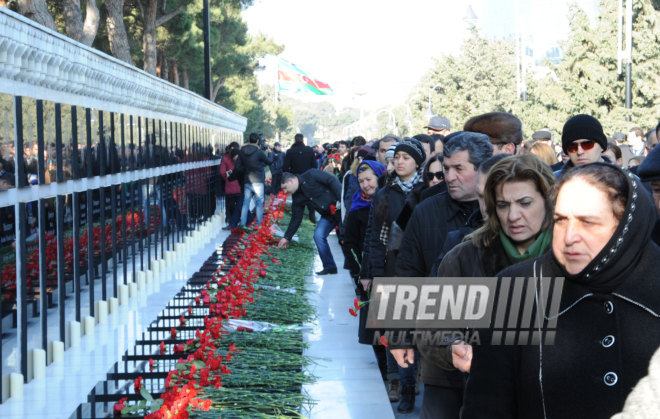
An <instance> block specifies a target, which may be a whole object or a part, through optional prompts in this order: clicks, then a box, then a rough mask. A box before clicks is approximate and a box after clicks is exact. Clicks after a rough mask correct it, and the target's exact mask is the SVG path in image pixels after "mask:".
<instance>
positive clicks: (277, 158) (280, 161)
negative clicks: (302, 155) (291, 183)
mask: <svg viewBox="0 0 660 419" xmlns="http://www.w3.org/2000/svg"><path fill="white" fill-rule="evenodd" d="M271 157H272V158H273V163H271V165H270V174H271V175H281V174H282V172H283V170H282V169H283V167H284V153H282V152H281V151H277V150H273V151H272V152H271Z"/></svg>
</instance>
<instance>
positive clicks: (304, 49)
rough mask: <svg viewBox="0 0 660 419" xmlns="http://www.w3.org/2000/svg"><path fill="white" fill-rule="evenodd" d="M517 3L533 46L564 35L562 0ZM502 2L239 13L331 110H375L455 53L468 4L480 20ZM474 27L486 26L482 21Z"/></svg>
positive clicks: (332, 0) (428, 1)
mask: <svg viewBox="0 0 660 419" xmlns="http://www.w3.org/2000/svg"><path fill="white" fill-rule="evenodd" d="M518 2H519V4H520V5H521V7H520V10H521V13H523V14H526V16H523V19H522V21H523V22H527V24H526V25H525V26H526V28H528V29H523V30H531V31H536V32H535V33H534V37H535V39H536V40H537V42H541V43H542V45H546V44H549V43H551V42H552V40H553V39H554V38H558V37H561V36H565V33H566V28H567V25H566V22H567V20H566V12H567V7H566V3H567V2H568V0H552V1H551V0H518ZM581 2H582V3H584V2H591V3H593V0H581ZM503 3H506V2H501V1H499V0H474V1H465V0H454V1H447V0H408V1H406V2H403V1H392V0H380V1H378V0H256V1H255V4H254V5H253V6H250V7H249V8H248V9H247V10H245V11H244V12H243V16H244V19H245V21H246V22H247V24H248V28H249V31H250V33H258V32H262V33H264V34H266V35H268V36H270V37H271V38H273V39H274V40H275V41H276V42H278V43H280V44H283V45H284V46H285V50H284V52H283V53H282V55H281V57H282V58H285V59H287V60H289V61H291V62H293V63H295V64H297V65H298V66H299V67H301V68H302V69H304V70H305V71H306V72H307V73H308V74H310V75H311V76H312V77H314V78H316V79H318V80H321V81H323V82H326V83H329V84H330V85H331V86H332V88H333V89H334V91H335V95H334V98H333V102H334V103H335V105H336V106H339V107H342V106H346V105H349V104H353V105H354V106H356V107H358V106H359V101H360V100H361V101H363V105H364V106H365V107H366V108H378V107H384V106H387V105H390V104H397V103H402V102H403V101H404V100H405V98H406V97H407V96H408V94H409V93H410V91H411V89H412V88H413V86H414V85H415V84H416V83H417V82H418V81H419V79H420V77H421V76H422V75H423V74H424V73H425V72H426V71H427V70H428V69H429V68H430V67H431V66H432V63H433V57H440V56H441V55H442V54H447V53H453V52H456V51H457V50H458V48H459V46H460V43H461V41H462V39H464V37H465V36H466V34H467V31H466V23H465V21H464V17H465V15H466V12H467V9H468V6H472V8H473V10H474V12H475V13H476V15H477V16H478V17H480V18H481V19H482V20H483V19H484V14H486V13H489V12H488V11H489V10H492V9H493V7H497V6H499V5H501V4H503ZM508 3H510V4H514V3H515V0H508ZM524 6H527V7H524ZM530 6H531V7H530ZM505 12H506V11H505ZM512 13H513V12H512ZM489 14H492V13H489ZM530 23H531V24H530ZM480 26H484V27H486V26H487V24H486V22H485V21H482V23H480ZM530 28H531V29H530ZM274 63H275V60H274V59H270V60H267V65H268V70H267V71H265V72H264V74H263V75H262V80H272V81H271V83H272V84H274V83H275V78H276V68H275V64H274ZM308 98H309V97H308ZM324 98H326V99H327V97H324Z"/></svg>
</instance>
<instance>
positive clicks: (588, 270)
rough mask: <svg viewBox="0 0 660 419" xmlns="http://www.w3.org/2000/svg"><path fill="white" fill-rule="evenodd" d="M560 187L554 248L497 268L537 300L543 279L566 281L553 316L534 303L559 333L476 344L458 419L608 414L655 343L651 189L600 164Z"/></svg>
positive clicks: (657, 308) (658, 314) (658, 338)
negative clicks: (523, 280)
mask: <svg viewBox="0 0 660 419" xmlns="http://www.w3.org/2000/svg"><path fill="white" fill-rule="evenodd" d="M557 191H558V193H557V198H556V203H555V206H554V227H553V237H552V249H551V250H550V251H548V252H546V253H545V254H544V255H542V256H541V257H539V258H536V259H533V260H529V261H527V262H523V263H521V264H518V265H515V266H512V267H510V268H507V269H505V270H504V271H502V272H501V273H500V274H499V276H500V277H527V278H531V279H532V280H533V282H532V283H533V284H535V286H536V292H537V294H536V295H538V296H539V301H542V298H543V295H542V293H543V290H544V288H543V287H540V286H538V283H539V281H540V278H548V277H554V278H560V277H563V278H565V281H564V283H563V292H562V294H561V300H560V304H559V308H558V310H557V311H556V313H558V314H555V315H552V314H548V312H547V311H541V308H539V311H540V312H541V313H545V314H544V317H545V319H544V320H545V322H546V323H545V325H546V327H550V325H551V324H552V322H556V325H555V326H554V327H555V330H549V331H543V340H544V341H545V343H544V344H539V343H535V342H532V344H530V345H517V346H512V345H509V346H507V345H488V344H486V343H487V342H482V345H480V346H475V347H474V354H473V358H472V366H471V370H470V377H469V379H468V383H467V388H466V393H465V399H464V405H463V416H462V417H463V418H481V417H483V418H486V417H487V418H609V417H610V416H611V415H613V414H615V413H617V412H619V411H620V410H621V409H622V408H623V404H624V401H625V399H626V396H627V395H628V393H629V392H630V390H631V389H632V387H633V386H634V385H635V384H636V383H637V381H638V380H639V379H640V378H642V377H643V376H644V375H645V374H646V369H647V367H648V364H649V361H650V359H651V356H652V355H653V353H654V352H655V350H656V349H657V348H658V347H659V346H660V281H658V268H657V261H658V260H660V248H659V247H658V246H657V245H655V244H654V243H653V242H651V241H650V235H651V229H650V226H652V225H653V223H654V221H655V216H656V214H655V209H654V207H653V204H652V202H651V199H650V197H649V196H648V194H647V192H646V191H645V190H644V188H643V186H642V185H641V183H640V182H639V180H638V179H636V178H635V177H634V176H633V175H630V174H627V173H626V172H624V171H623V170H622V169H620V168H617V167H615V166H613V165H610V164H604V163H593V164H589V165H585V166H580V167H577V168H574V169H572V170H571V171H569V172H567V173H565V174H564V175H563V177H562V178H560V179H559V183H558V186H557ZM544 282H545V280H544ZM555 283H556V281H555ZM534 309H535V310H536V308H534ZM552 340H554V342H552ZM519 343H520V342H519Z"/></svg>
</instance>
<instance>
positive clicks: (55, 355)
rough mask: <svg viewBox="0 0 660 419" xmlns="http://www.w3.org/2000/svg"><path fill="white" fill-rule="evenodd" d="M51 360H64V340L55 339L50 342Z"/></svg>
mask: <svg viewBox="0 0 660 419" xmlns="http://www.w3.org/2000/svg"><path fill="white" fill-rule="evenodd" d="M49 358H50V362H51V363H52V362H62V361H63V360H64V342H60V341H58V340H54V341H52V342H51V343H50V356H49Z"/></svg>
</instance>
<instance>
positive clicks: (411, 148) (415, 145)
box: [394, 138, 426, 166]
mask: <svg viewBox="0 0 660 419" xmlns="http://www.w3.org/2000/svg"><path fill="white" fill-rule="evenodd" d="M399 151H405V152H406V153H408V154H410V157H412V158H413V159H415V163H417V164H418V165H419V166H421V165H423V164H424V162H425V161H426V151H424V146H422V143H420V142H419V141H418V140H417V139H415V138H404V139H403V141H401V142H400V143H399V144H397V145H396V148H395V149H394V154H396V153H398V152H399Z"/></svg>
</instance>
